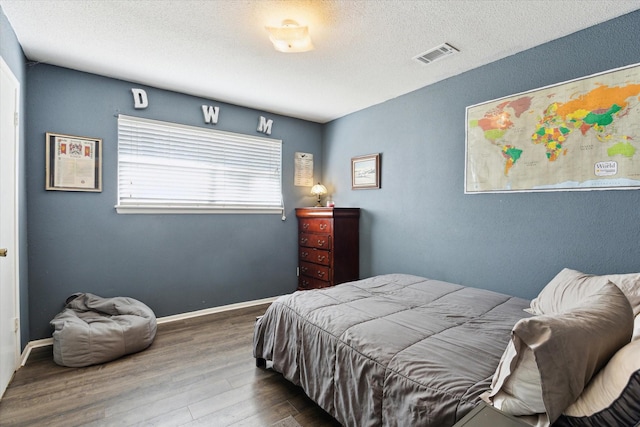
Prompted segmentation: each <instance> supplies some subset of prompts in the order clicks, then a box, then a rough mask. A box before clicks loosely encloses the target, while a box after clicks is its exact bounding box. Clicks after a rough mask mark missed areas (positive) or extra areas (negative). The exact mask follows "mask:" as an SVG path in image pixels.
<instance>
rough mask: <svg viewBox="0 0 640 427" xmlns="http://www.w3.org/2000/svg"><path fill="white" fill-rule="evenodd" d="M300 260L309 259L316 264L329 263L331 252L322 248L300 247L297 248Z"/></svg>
mask: <svg viewBox="0 0 640 427" xmlns="http://www.w3.org/2000/svg"><path fill="white" fill-rule="evenodd" d="M298 255H299V259H300V261H309V262H313V263H316V264H322V265H331V257H330V255H331V252H329V251H324V250H322V249H315V248H308V247H304V246H303V247H300V248H299V249H298Z"/></svg>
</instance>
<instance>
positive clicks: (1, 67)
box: [0, 56, 21, 397]
mask: <svg viewBox="0 0 640 427" xmlns="http://www.w3.org/2000/svg"><path fill="white" fill-rule="evenodd" d="M0 72H2V73H3V74H5V75H6V76H7V77H8V78H9V79H10V80H12V82H13V83H14V85H15V86H14V88H15V95H14V96H15V99H14V101H15V103H14V123H15V125H14V126H15V135H14V141H13V159H12V162H13V165H12V167H13V187H14V188H13V201H12V202H13V206H12V210H13V222H14V227H13V230H14V233H13V247H8V248H7V249H8V251H11V253H12V254H13V263H12V264H13V265H12V268H13V282H14V283H13V287H14V289H13V290H14V301H13V304H14V320H13V322H15V324H14V325H15V326H13V327H10V328H9V330H13V329H14V328H15V350H14V360H13V369H14V371H13V373H12V374H14V373H15V371H16V370H17V369H18V368H19V367H20V347H21V331H20V230H19V228H20V227H19V222H20V217H19V212H20V193H19V189H20V180H19V177H20V172H19V166H20V161H19V159H20V119H21V117H20V114H19V111H20V94H21V88H20V81H19V80H18V79H17V78H16V76H15V74H13V72H12V71H11V68H9V66H8V65H7V63H6V62H5V61H4V58H2V56H0ZM0 161H1V160H0ZM4 391H5V390H4V388H3V389H1V390H0V397H2V395H3V394H4Z"/></svg>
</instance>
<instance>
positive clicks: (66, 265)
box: [27, 64, 322, 340]
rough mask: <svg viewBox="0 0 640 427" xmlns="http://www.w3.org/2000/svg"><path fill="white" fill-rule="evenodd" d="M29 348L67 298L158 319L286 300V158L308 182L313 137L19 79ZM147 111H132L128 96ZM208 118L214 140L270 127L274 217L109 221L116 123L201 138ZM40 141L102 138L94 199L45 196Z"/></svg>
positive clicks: (65, 80)
mask: <svg viewBox="0 0 640 427" xmlns="http://www.w3.org/2000/svg"><path fill="white" fill-rule="evenodd" d="M27 83H28V98H29V102H28V109H27V114H28V120H29V122H28V129H27V141H28V144H27V156H28V181H27V186H28V207H29V216H28V220H29V270H30V276H29V287H30V297H31V299H30V314H31V337H30V338H31V339H32V340H33V339H38V338H43V337H47V336H50V334H51V329H50V327H49V320H50V319H51V318H52V317H53V316H54V315H55V314H56V313H57V312H58V311H60V309H61V308H62V304H63V303H64V301H65V299H66V298H67V297H68V296H69V295H70V294H72V293H74V292H91V293H95V294H97V295H101V296H105V297H109V296H116V295H124V296H130V297H133V298H136V299H139V300H141V301H143V302H145V303H146V304H147V305H149V306H150V307H151V308H152V309H153V310H154V311H155V313H156V315H157V316H167V315H172V314H177V313H183V312H188V311H194V310H200V309H205V308H210V307H215V306H220V305H225V304H231V303H236V302H241V301H248V300H255V299H260V298H265V297H271V296H275V295H282V294H284V293H289V292H292V291H294V290H295V288H296V284H297V282H296V267H297V247H296V241H297V239H296V237H295V234H296V231H297V225H296V219H295V214H294V212H293V210H294V208H295V207H296V206H310V205H311V204H312V202H313V197H312V196H310V195H309V190H310V188H309V187H295V186H294V185H293V175H294V171H293V164H294V162H293V160H294V153H295V152H296V151H302V152H309V153H313V154H314V159H316V164H315V172H316V173H317V176H316V178H317V179H319V178H320V171H321V168H322V162H321V157H322V156H321V155H322V152H321V139H322V127H321V125H319V124H316V123H311V122H305V121H302V120H297V119H292V118H288V117H283V116H277V115H274V114H269V113H265V112H261V111H256V110H251V109H247V108H242V107H238V106H233V105H228V104H224V103H219V102H215V101H212V100H207V99H202V98H196V97H193V96H187V95H183V94H179V93H174V92H168V91H163V90H159V89H155V88H151V87H145V86H141V85H138V84H133V83H130V82H124V81H119V80H114V79H110V78H106V77H101V76H97V75H92V74H87V73H81V72H78V71H72V70H69V69H65V68H60V67H54V66H50V65H44V64H40V65H35V66H33V67H30V68H29V69H28V71H27ZM134 87H141V88H144V89H146V91H147V94H148V98H149V107H148V108H146V109H144V110H134V108H133V97H132V94H131V88H134ZM203 104H207V105H217V106H219V107H220V116H219V121H218V124H217V125H216V126H215V128H216V129H218V130H224V131H231V132H238V133H244V134H249V135H259V136H265V135H264V134H262V133H259V132H257V130H256V129H257V127H258V119H259V117H260V116H261V115H263V116H265V117H267V118H269V119H273V121H274V122H273V127H272V134H271V135H270V137H272V138H275V139H281V140H282V141H283V191H284V199H285V206H286V209H287V217H288V218H287V220H286V221H284V222H283V221H282V220H281V215H250V214H245V215H228V214H220V215H119V214H117V213H116V211H115V209H114V205H115V204H116V197H117V189H116V173H117V171H116V166H117V119H116V115H117V114H119V113H122V114H127V115H133V116H139V117H146V118H152V119H158V120H166V121H172V122H177V123H183V124H188V125H195V126H203V127H207V126H208V127H212V125H206V124H205V123H204V119H203V115H202V111H201V105H203ZM45 132H57V133H65V134H71V135H81V136H88V137H96V138H102V139H103V158H104V160H103V191H102V192H101V193H86V192H64V191H45V189H44V182H45V176H44V174H45V169H44V165H45V160H44V154H45V151H44V141H45Z"/></svg>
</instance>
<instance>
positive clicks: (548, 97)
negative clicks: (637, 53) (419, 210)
mask: <svg viewBox="0 0 640 427" xmlns="http://www.w3.org/2000/svg"><path fill="white" fill-rule="evenodd" d="M594 189H640V65H639V64H635V65H632V66H629V67H624V68H618V69H615V70H611V71H607V72H604V73H600V74H596V75H592V76H588V77H585V78H581V79H577V80H572V81H569V82H564V83H559V84H556V85H552V86H547V87H544V88H540V89H535V90H532V91H529V92H524V93H521V94H518V95H513V96H509V97H506V98H501V99H498V100H493V101H488V102H484V103H482V104H477V105H472V106H470V107H467V109H466V167H465V193H466V194H471V193H483V192H499V193H503V192H520V191H572V190H594Z"/></svg>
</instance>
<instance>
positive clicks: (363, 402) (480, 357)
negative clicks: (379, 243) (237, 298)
mask: <svg viewBox="0 0 640 427" xmlns="http://www.w3.org/2000/svg"><path fill="white" fill-rule="evenodd" d="M528 306H529V302H528V301H527V300H524V299H520V298H516V297H512V296H508V295H504V294H500V293H496V292H491V291H488V290H483V289H477V288H471V287H464V286H461V285H457V284H453V283H448V282H443V281H438V280H430V279H427V278H424V277H419V276H413V275H406V274H389V275H381V276H376V277H372V278H368V279H363V280H359V281H355V282H349V283H345V284H341V285H338V286H335V287H332V288H326V289H321V290H311V291H298V292H295V293H293V294H290V295H285V296H282V297H280V298H278V299H277V300H276V301H275V302H274V303H273V304H272V305H271V306H270V307H269V308H268V309H267V311H266V313H265V315H264V316H263V317H262V318H260V319H259V320H258V321H257V322H256V325H255V332H254V349H253V352H254V357H256V358H257V359H264V360H269V361H272V362H273V369H274V370H276V371H278V372H281V373H282V375H283V376H284V377H285V378H287V379H288V380H289V381H291V382H293V383H294V384H296V385H299V386H301V387H302V388H303V389H304V391H305V393H306V394H307V395H308V396H309V397H310V398H311V399H313V400H314V401H315V402H316V403H317V404H318V405H320V406H321V407H322V408H323V409H324V410H325V411H327V412H328V413H330V414H331V415H333V416H334V417H335V418H336V419H337V420H338V421H339V422H340V423H341V424H343V425H345V426H381V425H382V426H408V425H421V426H433V427H437V426H443V427H444V426H446V427H450V426H452V425H453V424H455V423H456V422H457V421H458V420H460V419H461V418H462V417H463V416H464V415H465V414H467V413H468V412H469V411H471V410H472V409H473V408H474V407H475V406H476V405H477V404H478V403H479V401H480V400H479V399H480V395H481V394H482V393H483V392H485V391H487V390H489V388H490V385H491V379H492V377H493V373H494V371H495V370H496V367H497V365H498V362H499V360H500V356H501V355H502V353H503V351H504V349H505V347H506V345H507V342H508V341H509V337H510V332H511V329H512V327H513V325H514V324H515V323H516V322H517V321H518V320H519V319H521V318H523V317H526V316H529V315H528V314H527V313H525V312H524V311H523V309H524V308H527V307H528Z"/></svg>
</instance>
